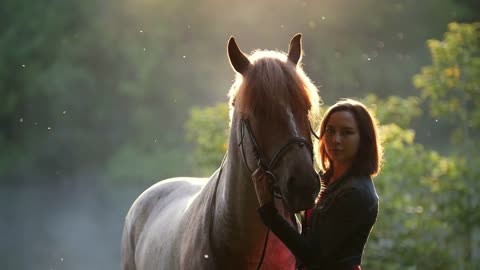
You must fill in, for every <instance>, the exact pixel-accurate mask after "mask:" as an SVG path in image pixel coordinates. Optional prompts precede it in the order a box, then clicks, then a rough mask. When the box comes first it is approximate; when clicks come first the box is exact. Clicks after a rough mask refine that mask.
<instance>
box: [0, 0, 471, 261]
mask: <svg viewBox="0 0 480 270" xmlns="http://www.w3.org/2000/svg"><path fill="white" fill-rule="evenodd" d="M0 22H1V23H0V127H1V128H0V149H1V151H0V202H1V203H2V205H3V207H2V209H1V210H0V216H1V218H0V231H2V232H3V234H2V243H1V244H0V268H1V269H16V270H17V269H69V270H75V269H116V268H118V267H119V260H120V249H119V246H120V235H121V229H122V225H123V219H124V216H125V214H126V212H127V211H128V208H129V206H130V205H131V203H132V202H133V200H134V199H135V198H136V197H137V196H138V195H139V193H140V192H141V191H143V190H144V189H146V188H147V187H148V186H150V185H152V184H153V183H155V182H157V181H159V180H161V179H164V178H167V177H173V176H202V177H207V176H209V175H210V174H211V173H213V171H214V170H215V169H216V168H218V166H219V165H220V160H221V158H222V156H223V154H224V153H225V151H226V148H225V142H226V140H227V132H226V131H227V129H228V111H227V110H228V108H227V103H226V102H227V98H226V95H227V91H228V89H229V88H230V85H231V84H232V82H233V79H234V72H233V71H232V69H231V67H230V64H229V63H228V59H227V55H226V42H227V40H228V38H229V37H230V36H235V37H236V38H237V41H238V42H239V44H240V47H241V48H242V49H243V50H244V51H246V52H250V51H252V50H254V49H258V48H260V49H277V50H281V51H286V50H287V47H288V41H289V39H290V38H291V37H292V36H293V34H296V33H298V32H301V33H303V45H304V51H305V56H304V63H303V65H304V69H305V71H306V73H307V74H308V75H309V77H310V78H311V79H312V80H313V81H315V84H316V85H317V86H319V89H320V95H321V97H322V99H323V103H324V106H323V107H324V108H325V107H326V106H328V105H330V104H333V103H334V102H335V101H336V100H338V99H340V98H344V97H351V98H357V99H360V100H362V101H364V102H365V103H366V104H368V105H369V106H370V107H371V108H372V110H373V111H374V112H375V113H376V115H377V116H378V118H379V120H380V124H381V131H382V136H383V140H384V142H385V160H386V162H385V166H384V168H383V171H382V173H381V174H380V175H379V176H378V177H377V178H376V179H375V183H376V185H377V191H378V193H379V196H380V215H379V217H378V222H377V224H376V226H375V227H374V229H373V233H372V236H371V237H370V239H369V242H368V243H367V246H366V251H365V256H364V262H363V265H364V267H365V268H366V269H391V270H395V269H422V270H423V269H475V266H478V265H480V212H479V211H478V209H479V208H480V207H479V206H480V199H479V197H478V196H477V193H478V192H479V191H480V182H479V181H478V179H480V158H479V157H478V152H479V150H480V148H479V143H478V139H479V135H480V24H479V22H480V4H479V2H478V1H475V0H424V1H413V0H391V1H380V0H365V1H346V0H340V1H339V0H336V1H333V0H326V1H312V0H310V1H308V0H291V1H285V2H282V3H281V4H279V3H278V1H273V0H265V1H252V2H251V3H246V2H245V1H215V0H204V1H181V0H178V1H167V0H165V1H151V0H138V1H126V0H117V1H109V0H106V1H93V0H85V1H65V0H50V1H27V0H6V1H3V2H2V8H1V9H0Z"/></svg>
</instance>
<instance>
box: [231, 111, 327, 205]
mask: <svg viewBox="0 0 480 270" xmlns="http://www.w3.org/2000/svg"><path fill="white" fill-rule="evenodd" d="M309 125H310V123H309ZM245 131H246V132H247V133H248V136H249V137H250V141H251V142H252V146H253V149H252V152H253V156H254V158H255V161H256V163H257V169H258V168H262V170H263V171H264V172H265V173H266V174H268V175H269V176H271V178H272V179H273V183H272V184H273V185H272V186H273V196H274V197H275V198H278V199H282V194H281V191H280V187H279V184H278V180H277V177H276V176H275V173H273V169H274V168H275V165H276V164H277V162H278V161H279V160H280V159H281V158H282V156H284V155H285V153H286V152H287V150H288V149H289V148H290V147H291V146H293V145H298V146H300V147H301V148H303V147H304V146H307V149H308V151H309V152H310V157H311V158H312V162H313V146H312V144H311V143H310V142H309V141H307V140H306V139H305V138H302V137H293V138H290V139H289V140H288V141H287V143H285V144H284V145H283V146H282V148H280V150H278V152H277V153H276V154H275V155H274V156H273V158H272V160H270V162H268V163H267V162H266V160H267V159H266V158H265V155H263V154H262V152H261V151H260V148H259V147H258V143H257V140H256V139H255V136H254V135H253V132H252V129H251V128H250V123H249V122H248V120H247V119H242V120H241V126H240V143H239V144H238V147H240V150H241V152H242V157H243V163H244V164H245V166H246V167H247V169H248V170H249V171H250V173H253V170H252V169H250V166H248V162H247V157H246V155H245V150H244V144H243V138H244V135H245ZM310 131H311V132H312V133H313V134H314V136H315V137H317V135H316V134H315V133H314V132H313V129H312V126H311V125H310ZM317 138H318V137H317Z"/></svg>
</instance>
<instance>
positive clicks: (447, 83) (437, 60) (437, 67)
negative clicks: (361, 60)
mask: <svg viewBox="0 0 480 270" xmlns="http://www.w3.org/2000/svg"><path fill="white" fill-rule="evenodd" d="M427 44H428V47H429V49H430V52H431V57H432V65H431V66H426V67H424V68H422V71H421V73H420V74H417V75H415V76H414V80H413V82H414V84H415V86H416V87H418V88H419V89H421V91H422V97H423V98H425V99H426V100H428V102H429V106H430V112H431V114H432V116H433V117H441V118H444V119H447V120H448V121H449V122H450V123H452V124H453V125H452V126H454V127H455V130H454V131H453V132H452V135H454V137H453V139H454V142H456V143H459V142H462V141H464V140H469V139H470V138H468V137H469V136H471V134H469V133H471V132H472V130H479V129H480V98H479V96H480V23H472V24H458V23H450V24H449V25H448V32H446V33H445V35H444V39H443V40H434V39H432V40H429V41H428V43H427ZM458 123H462V124H461V125H458Z"/></svg>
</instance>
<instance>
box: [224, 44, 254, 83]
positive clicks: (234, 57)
mask: <svg viewBox="0 0 480 270" xmlns="http://www.w3.org/2000/svg"><path fill="white" fill-rule="evenodd" d="M228 58H229V59H230V64H231V65H232V67H233V69H235V70H236V71H237V72H238V73H240V74H242V75H244V73H245V72H246V71H247V69H248V67H249V66H250V60H248V58H247V56H245V54H244V53H243V52H242V51H241V50H240V48H238V45H237V43H236V42H235V38H234V37H230V39H229V40H228Z"/></svg>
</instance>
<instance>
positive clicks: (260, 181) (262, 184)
mask: <svg viewBox="0 0 480 270" xmlns="http://www.w3.org/2000/svg"><path fill="white" fill-rule="evenodd" d="M252 182H253V186H254V187H255V192H256V193H257V199H258V203H259V204H260V206H264V205H265V204H267V203H269V202H271V201H273V190H272V182H271V177H270V176H269V175H268V174H266V173H265V171H264V170H263V169H262V168H261V167H259V168H258V169H256V170H255V172H253V174H252Z"/></svg>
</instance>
